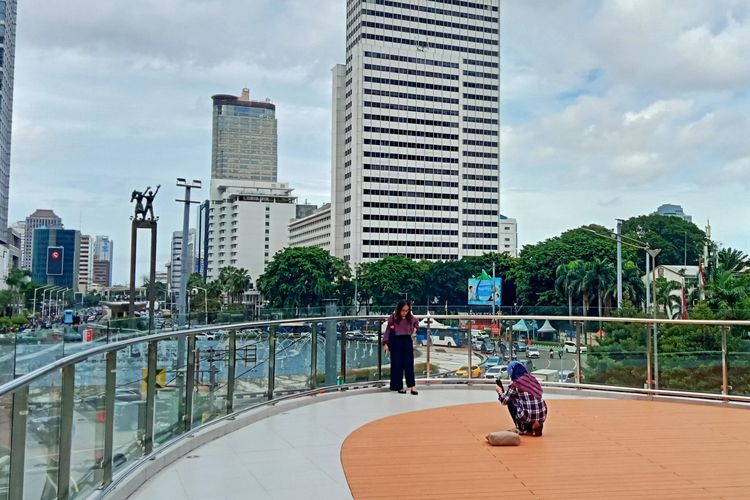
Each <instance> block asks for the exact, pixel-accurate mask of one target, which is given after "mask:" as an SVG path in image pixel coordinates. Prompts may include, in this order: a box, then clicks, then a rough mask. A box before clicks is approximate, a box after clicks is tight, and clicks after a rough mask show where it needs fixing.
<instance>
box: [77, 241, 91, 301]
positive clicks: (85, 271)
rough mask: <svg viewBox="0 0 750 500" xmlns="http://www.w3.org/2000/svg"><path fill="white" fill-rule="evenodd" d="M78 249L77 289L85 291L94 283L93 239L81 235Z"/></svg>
mask: <svg viewBox="0 0 750 500" xmlns="http://www.w3.org/2000/svg"><path fill="white" fill-rule="evenodd" d="M80 241H81V243H80V245H79V249H78V291H79V292H83V293H87V292H88V291H89V290H90V289H91V286H92V285H93V284H94V240H93V239H92V238H91V236H89V235H87V234H82V235H81V240H80Z"/></svg>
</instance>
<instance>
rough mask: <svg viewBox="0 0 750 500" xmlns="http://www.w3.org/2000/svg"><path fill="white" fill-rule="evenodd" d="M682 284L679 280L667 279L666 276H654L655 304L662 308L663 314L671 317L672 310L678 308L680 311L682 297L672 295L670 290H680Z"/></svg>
mask: <svg viewBox="0 0 750 500" xmlns="http://www.w3.org/2000/svg"><path fill="white" fill-rule="evenodd" d="M681 289H682V285H681V284H680V282H679V281H673V280H667V278H664V277H659V278H656V304H657V305H660V306H662V307H663V308H664V315H665V316H667V317H668V318H671V317H672V316H673V315H672V310H673V309H677V308H679V311H680V312H682V297H678V296H677V295H674V294H673V293H672V292H673V291H675V290H681Z"/></svg>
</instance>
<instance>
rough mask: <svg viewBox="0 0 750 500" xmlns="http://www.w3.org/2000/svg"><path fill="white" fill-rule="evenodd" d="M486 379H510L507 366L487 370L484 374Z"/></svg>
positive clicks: (492, 367)
mask: <svg viewBox="0 0 750 500" xmlns="http://www.w3.org/2000/svg"><path fill="white" fill-rule="evenodd" d="M484 378H489V379H498V378H508V367H507V366H505V365H495V366H491V367H489V368H487V371H485V372H484Z"/></svg>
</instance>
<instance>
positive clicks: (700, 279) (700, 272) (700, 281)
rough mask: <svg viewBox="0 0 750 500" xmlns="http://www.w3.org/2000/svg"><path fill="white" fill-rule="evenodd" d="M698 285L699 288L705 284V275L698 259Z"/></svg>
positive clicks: (701, 263)
mask: <svg viewBox="0 0 750 500" xmlns="http://www.w3.org/2000/svg"><path fill="white" fill-rule="evenodd" d="M698 285H699V286H700V288H701V290H702V289H703V288H705V286H706V275H705V274H704V273H703V262H701V260H700V259H699V260H698Z"/></svg>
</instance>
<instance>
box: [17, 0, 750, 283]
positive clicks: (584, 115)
mask: <svg viewBox="0 0 750 500" xmlns="http://www.w3.org/2000/svg"><path fill="white" fill-rule="evenodd" d="M501 10H502V15H501V33H502V35H501V36H502V41H501V57H502V62H501V77H500V79H501V84H500V87H501V113H502V126H501V168H502V173H501V207H502V212H503V213H504V214H505V215H508V216H510V217H515V218H516V219H518V235H519V245H524V244H530V243H536V242H538V241H541V240H544V239H546V238H550V237H553V236H556V235H558V234H560V233H561V232H562V231H564V230H566V229H570V228H573V227H578V226H580V225H583V224H589V223H596V224H602V225H604V226H607V227H614V225H615V220H616V219H617V218H628V217H632V216H636V215H642V214H647V213H650V212H653V211H654V210H655V209H656V207H657V206H659V205H661V204H663V203H675V204H679V205H682V207H683V208H684V210H685V212H686V213H688V214H690V215H692V216H693V220H694V222H696V224H698V225H699V226H700V227H704V226H705V224H706V222H707V221H708V220H710V222H711V226H712V236H713V238H714V239H715V240H717V241H719V242H720V243H722V244H723V245H724V246H730V247H735V248H740V249H742V250H744V251H745V252H748V253H750V236H749V235H748V231H747V226H746V223H743V222H742V221H743V220H744V221H748V220H750V203H748V201H747V194H748V188H750V140H749V139H748V138H750V57H748V54H750V2H747V1H745V0H712V1H711V2H706V1H704V0H670V1H665V0H605V1H589V0H567V1H566V0H560V1H548V0H504V1H503V2H502V4H501ZM344 23H345V1H344V0H128V1H125V0H109V1H107V2H100V1H95V0H67V1H66V2H50V1H49V0H25V1H24V2H19V5H18V24H17V39H16V66H15V91H14V114H13V143H12V159H11V192H10V216H9V219H10V221H15V220H20V219H23V218H25V217H26V216H27V215H28V214H30V213H31V212H33V211H34V210H35V209H37V208H51V209H53V210H54V211H55V212H56V213H57V214H58V215H59V216H61V217H62V219H63V223H64V224H65V226H66V227H67V228H73V229H81V230H82V231H83V232H84V233H85V234H92V235H96V234H106V235H109V236H110V237H111V238H113V240H114V242H115V243H114V252H115V269H114V280H115V282H117V283H124V282H126V280H127V275H128V266H129V263H128V262H129V225H130V222H129V216H130V214H131V213H132V208H133V207H132V205H130V204H129V203H128V201H129V199H130V192H131V191H132V190H133V189H135V188H140V189H142V188H145V187H146V186H152V187H153V186H156V185H159V184H160V185H161V186H162V188H161V191H160V193H159V195H158V197H157V200H156V203H155V207H156V214H157V215H158V216H159V218H160V219H159V242H158V243H159V245H158V247H159V251H158V259H159V269H157V270H158V271H162V270H163V269H164V268H163V264H164V263H166V262H167V261H168V260H169V245H170V242H171V235H172V232H173V231H177V230H181V228H182V207H181V206H180V205H179V204H178V203H177V202H176V201H175V200H176V199H178V198H181V194H182V193H181V190H180V189H179V188H177V187H176V186H175V180H176V178H177V177H185V178H188V179H201V180H203V182H204V184H205V185H206V188H204V189H203V191H202V195H203V196H207V194H208V189H207V188H208V180H209V178H210V161H211V95H213V94H220V93H223V94H226V93H228V94H234V95H238V94H239V93H240V91H241V89H242V88H243V87H248V88H249V89H250V94H251V97H252V98H254V99H265V98H270V99H271V100H272V101H273V102H274V103H275V104H276V106H277V108H276V109H277V119H278V133H279V168H278V170H279V180H280V181H282V182H288V183H289V184H290V185H291V186H292V187H293V188H294V190H295V194H296V195H297V196H298V198H299V201H300V202H303V201H305V200H308V201H309V202H312V203H316V204H322V203H325V202H327V201H329V199H330V177H331V175H330V149H331V148H330V144H331V138H330V129H331V125H330V122H331V71H330V70H331V68H332V67H333V66H334V65H335V64H337V63H341V62H343V61H344V51H345V47H344V40H345V33H344ZM199 193H200V192H199ZM198 196H199V197H201V195H200V194H199V195H198ZM193 220H195V213H193ZM147 242H148V238H145V235H144V238H143V242H142V246H141V248H140V250H139V260H140V262H142V265H140V266H139V269H138V276H142V275H144V274H145V273H146V272H147V270H146V262H147V260H148V253H147Z"/></svg>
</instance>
